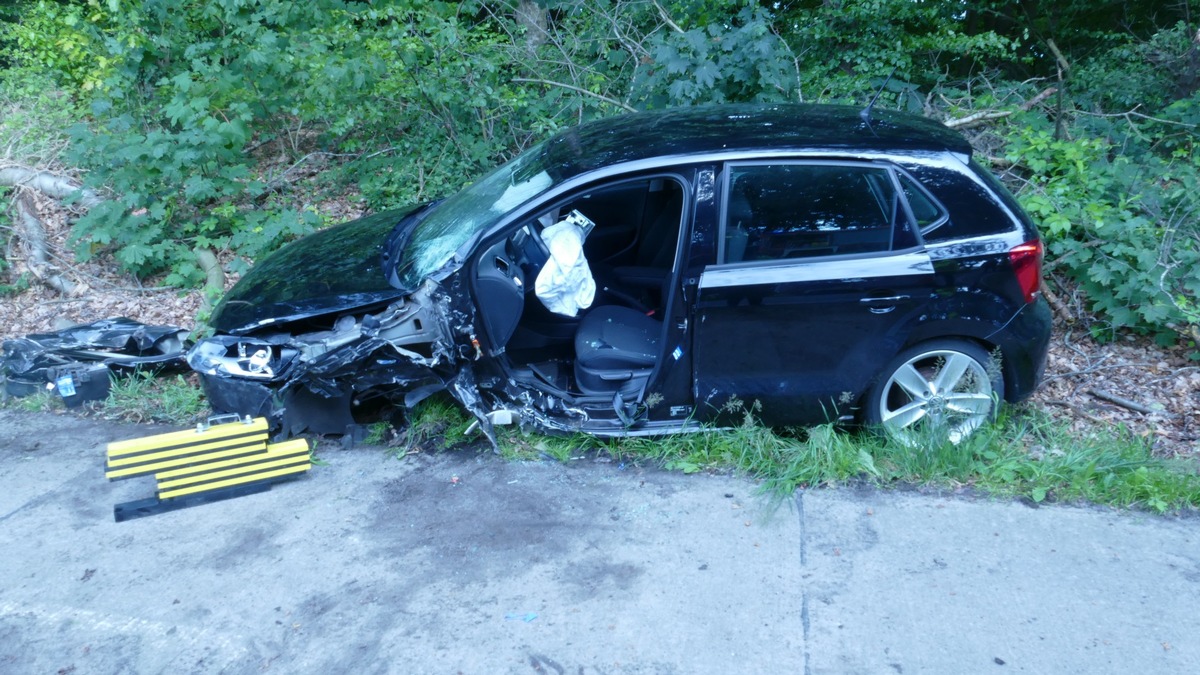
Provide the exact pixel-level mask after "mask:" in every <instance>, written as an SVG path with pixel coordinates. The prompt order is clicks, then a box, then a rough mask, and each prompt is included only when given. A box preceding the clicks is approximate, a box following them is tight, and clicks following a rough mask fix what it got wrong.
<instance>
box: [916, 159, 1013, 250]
mask: <svg viewBox="0 0 1200 675" xmlns="http://www.w3.org/2000/svg"><path fill="white" fill-rule="evenodd" d="M904 168H905V169H906V170H907V171H908V172H909V173H911V174H912V176H913V177H914V178H916V180H917V181H919V182H920V184H921V186H922V187H923V188H924V189H925V190H927V191H928V192H929V193H930V194H931V195H932V196H933V197H934V198H935V199H937V201H938V202H939V203H940V204H943V205H944V208H945V209H946V211H947V213H948V216H949V217H948V218H947V219H946V220H945V221H943V222H942V223H941V224H938V223H934V224H933V226H931V227H928V228H922V235H923V236H922V238H923V239H924V241H925V243H927V244H930V243H938V242H942V241H948V240H951V239H960V238H965V237H978V236H984V235H991V234H999V233H1001V232H1008V231H1011V230H1012V229H1013V228H1014V227H1015V226H1016V224H1015V223H1014V222H1013V219H1012V218H1011V217H1010V216H1009V215H1008V214H1006V213H1005V211H1004V209H1002V208H1000V207H999V206H998V205H997V203H996V197H994V196H993V195H991V194H989V193H988V191H987V190H986V189H984V187H983V186H982V185H980V184H979V183H977V182H975V181H973V180H971V179H970V178H968V177H967V176H964V175H962V174H961V173H959V172H957V171H950V170H947V169H944V168H942V167H935V166H923V165H918V164H913V165H906V166H905V167H904ZM981 175H982V173H981ZM913 208H914V211H915V210H916V205H915V204H914V205H913Z"/></svg>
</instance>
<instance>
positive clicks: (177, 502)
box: [105, 415, 312, 523]
mask: <svg viewBox="0 0 1200 675" xmlns="http://www.w3.org/2000/svg"><path fill="white" fill-rule="evenodd" d="M267 431H268V429H267V420H266V419H265V418H262V417H256V418H253V419H251V418H250V416H249V415H247V416H246V417H245V418H239V417H238V416H237V415H223V416H219V417H212V418H209V420H208V422H207V423H201V424H197V425H196V429H195V430H188V431H174V432H171V433H166V434H159V435H157V436H148V437H146V438H134V439H131V440H128V441H117V442H115V443H109V444H108V459H107V463H106V465H105V476H106V477H107V478H108V479H109V480H120V479H123V478H132V477H134V476H144V475H147V474H154V480H155V481H156V483H157V488H158V489H157V492H156V495H155V496H154V497H151V498H149V499H139V500H136V501H132V502H125V503H123V504H117V505H116V506H115V507H114V508H113V517H114V518H115V519H116V521H117V522H118V523H119V522H121V521H124V520H130V519H133V518H141V517H142V516H151V515H154V514H156V513H162V512H164V511H171V510H174V509H180V508H186V507H189V506H196V505H198V504H205V503H208V502H213V501H219V500H222V499H230V498H233V497H241V496H243V495H248V494H254V493H256V492H264V491H266V490H270V489H271V486H272V485H274V484H276V483H281V482H283V481H286V480H290V479H292V478H296V477H297V476H299V475H300V474H302V473H304V472H305V471H308V470H309V469H310V468H312V453H311V451H310V450H309V447H308V441H307V440H305V439H303V438H294V439H291V440H288V441H284V442H282V443H267V436H268V433H267Z"/></svg>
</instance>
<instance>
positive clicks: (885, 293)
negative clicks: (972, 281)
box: [693, 161, 935, 424]
mask: <svg viewBox="0 0 1200 675" xmlns="http://www.w3.org/2000/svg"><path fill="white" fill-rule="evenodd" d="M724 173H725V176H724V180H723V189H724V198H723V202H722V203H723V214H722V222H721V235H720V239H719V242H720V243H719V251H718V257H717V263H716V264H714V265H710V266H708V267H706V268H705V270H704V272H703V274H702V275H701V277H700V280H699V284H698V285H699V288H698V293H697V299H696V312H695V319H696V323H695V329H694V334H693V340H694V342H693V349H694V353H695V359H696V360H695V365H694V378H695V387H696V389H695V396H696V406H697V414H698V416H700V417H701V418H703V419H707V420H721V419H722V418H723V417H726V416H725V415H723V414H722V413H734V414H738V413H739V412H740V411H739V410H738V409H739V408H740V407H743V406H744V407H747V408H753V409H755V410H756V411H757V414H758V415H759V416H760V417H761V418H762V419H763V420H764V421H766V422H768V423H771V424H792V423H796V424H799V423H813V422H820V421H823V420H829V419H836V418H838V417H841V416H845V415H848V414H851V413H852V412H853V410H852V408H853V406H854V404H855V403H857V401H858V399H859V397H860V395H861V393H862V392H863V391H864V390H865V389H866V388H867V387H868V386H869V385H870V383H871V379H872V378H873V377H874V376H875V375H876V374H877V373H878V372H879V370H880V369H881V368H882V367H883V366H884V365H885V364H886V362H887V361H888V360H889V359H890V358H892V356H894V355H895V354H896V353H897V352H898V351H899V350H900V349H901V348H902V346H903V344H904V341H905V339H906V335H907V332H908V330H909V329H910V327H911V325H913V324H914V323H915V322H917V321H919V320H920V314H921V311H922V308H923V307H924V306H925V305H926V304H927V302H928V299H929V298H930V297H931V295H932V293H933V289H934V287H935V284H934V270H933V264H932V262H931V260H930V258H929V256H928V254H927V253H926V252H925V251H924V249H923V247H921V245H920V243H919V239H918V236H917V234H916V232H915V228H914V226H913V224H912V216H911V211H910V210H909V208H908V206H907V204H906V202H905V200H904V199H903V197H902V196H901V190H900V189H899V187H898V185H897V182H896V181H897V179H896V175H895V171H894V170H893V169H892V168H891V167H889V166H887V165H883V164H878V163H870V162H819V161H776V162H769V161H767V162H763V161H756V162H737V163H730V164H728V165H727V166H726V168H725V172H724ZM726 419H728V418H727V417H726Z"/></svg>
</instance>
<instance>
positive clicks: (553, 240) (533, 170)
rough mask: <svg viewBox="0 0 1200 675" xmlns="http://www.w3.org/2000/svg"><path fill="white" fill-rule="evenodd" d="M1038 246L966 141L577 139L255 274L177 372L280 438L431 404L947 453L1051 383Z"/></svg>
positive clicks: (797, 114)
mask: <svg viewBox="0 0 1200 675" xmlns="http://www.w3.org/2000/svg"><path fill="white" fill-rule="evenodd" d="M1041 258H1042V248H1041V242H1040V239H1039V237H1038V234H1037V231H1036V229H1035V228H1034V225H1033V223H1032V222H1031V221H1030V220H1029V218H1028V216H1026V215H1025V214H1024V213H1023V212H1022V211H1021V209H1020V208H1019V207H1018V206H1017V204H1016V202H1015V200H1014V199H1013V198H1012V197H1011V196H1010V195H1009V194H1008V193H1007V192H1006V191H1005V190H1004V188H1003V187H1002V186H1001V185H1000V184H999V183H998V181H996V179H995V178H994V177H992V176H991V174H989V173H988V172H987V170H986V169H983V168H982V167H980V166H979V165H978V164H977V163H975V162H974V161H973V160H972V159H971V148H970V146H969V145H968V144H967V143H966V141H965V140H963V138H962V137H961V136H959V135H958V134H957V133H955V132H953V131H951V130H950V129H947V128H946V127H944V126H942V125H940V124H938V123H936V122H933V121H930V120H926V119H923V118H918V117H912V116H908V115H902V114H899V113H891V112H886V111H874V113H873V115H871V116H869V117H867V116H860V113H859V111H858V110H856V109H852V108H847V107H840V106H803V105H731V106H716V107H696V108H680V109H674V110H666V111H661V112H654V113H637V114H632V115H625V116H620V117H613V118H609V119H604V120H599V121H595V122H591V123H587V124H584V125H581V126H579V127H577V128H573V129H568V130H566V131H563V132H561V133H559V134H558V135H556V136H554V137H553V138H550V139H549V140H547V141H544V142H542V143H540V144H538V145H536V146H534V147H532V148H530V149H529V150H528V151H526V152H525V153H523V154H522V155H520V156H519V157H517V158H516V159H514V160H512V161H511V162H509V163H507V164H505V165H503V166H501V167H499V168H498V169H496V170H495V171H493V172H492V173H491V174H489V175H488V176H486V177H484V178H482V179H481V180H479V181H477V182H476V183H474V184H473V185H472V186H470V187H468V188H466V189H465V190H463V191H462V192H460V193H458V194H456V195H454V196H453V197H450V198H449V199H446V200H445V201H443V202H440V203H435V204H427V205H424V206H420V207H416V208H411V209H403V210H400V211H394V212H388V213H381V214H377V215H374V216H371V217H368V218H364V219H361V220H358V221H354V222H350V223H346V224H343V225H340V226H337V227H334V228H330V229H328V230H325V231H322V232H319V233H317V234H314V235H311V236H309V237H307V238H305V239H303V240H301V241H298V242H295V243H293V244H291V245H289V246H287V247H285V248H283V249H281V250H280V251H278V252H277V253H275V254H273V255H271V256H269V257H268V258H267V259H265V260H263V261H261V262H260V263H258V264H257V265H256V266H255V267H254V268H253V269H252V270H251V272H250V273H249V274H248V275H246V276H245V277H244V278H243V279H242V280H241V282H240V283H239V284H238V285H237V286H236V287H234V289H233V290H231V291H230V292H229V294H228V295H227V296H226V297H225V299H224V300H223V301H222V303H221V304H220V305H219V306H218V307H217V309H216V311H215V312H214V315H213V320H212V324H213V326H214V327H215V329H216V331H217V334H216V335H215V336H214V337H212V338H209V339H206V340H202V341H200V342H199V343H198V344H197V345H196V346H195V347H194V348H193V349H192V350H191V351H190V353H189V354H188V363H189V364H190V365H191V366H192V368H194V369H195V370H196V371H198V372H200V373H201V374H202V377H203V381H204V385H205V389H206V391H207V393H208V396H209V399H210V401H211V402H212V404H213V406H214V408H215V409H216V410H218V411H220V412H235V413H238V414H241V415H252V416H253V415H264V416H267V417H268V418H269V419H270V420H272V422H273V423H274V425H275V426H276V427H277V428H282V429H283V431H285V432H286V433H289V434H294V433H299V432H302V431H304V430H311V431H318V432H327V431H340V430H343V429H344V428H345V427H346V426H347V425H348V424H350V423H351V422H352V420H353V419H354V416H355V414H356V412H357V411H358V410H360V409H363V408H369V407H377V406H390V405H400V406H411V405H414V404H415V403H416V402H418V401H420V400H421V399H422V398H424V397H425V396H428V395H429V394H431V393H433V392H435V391H438V390H443V389H445V390H448V391H449V392H450V393H451V394H452V395H453V396H454V397H455V398H456V399H458V400H459V401H460V402H461V403H462V404H463V405H464V406H465V407H466V408H467V409H468V410H469V411H470V412H471V413H472V414H473V415H474V416H475V417H476V418H477V419H478V420H479V422H480V423H481V425H482V427H483V429H484V430H485V432H488V433H489V434H490V432H491V426H492V424H493V423H510V422H520V423H522V424H525V425H529V426H533V427H535V428H539V429H543V430H558V431H581V432H586V433H594V434H600V435H625V434H663V433H672V432H678V431H686V430H691V429H697V428H700V427H701V426H702V425H704V424H706V423H712V424H726V423H730V422H732V421H735V420H739V419H740V418H741V416H742V415H743V414H744V413H745V408H746V407H747V406H752V407H753V409H754V410H756V411H757V414H758V415H759V417H760V418H761V419H762V420H763V421H764V422H765V423H768V424H773V425H786V424H808V423H820V422H824V421H827V420H834V419H842V420H848V419H855V420H859V421H864V422H867V423H871V424H878V425H882V426H884V427H885V428H888V429H891V430H893V431H895V432H896V433H901V434H907V433H913V432H915V431H916V430H918V429H921V428H925V427H930V426H932V427H935V428H937V429H940V430H943V431H944V432H945V433H947V434H949V435H950V437H951V438H952V439H953V440H957V439H959V438H962V437H964V436H966V435H967V434H969V433H971V432H972V431H973V430H974V429H976V428H977V427H978V426H979V425H980V424H982V423H984V422H986V421H987V420H988V419H990V417H991V416H992V415H993V413H994V411H995V407H996V404H997V403H998V402H999V401H1001V400H1007V401H1018V400H1021V399H1023V398H1025V397H1027V396H1028V395H1029V394H1030V393H1031V392H1032V391H1033V390H1034V388H1035V387H1036V386H1037V383H1038V380H1039V378H1040V377H1041V373H1042V369H1043V366H1044V362H1045V357H1046V347H1047V343H1048V340H1049V331H1050V312H1049V310H1048V308H1047V305H1046V302H1045V300H1044V299H1043V298H1042V297H1041V293H1040V290H1039V289H1040V276H1041Z"/></svg>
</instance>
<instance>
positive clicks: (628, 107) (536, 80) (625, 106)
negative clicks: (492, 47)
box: [512, 77, 638, 112]
mask: <svg viewBox="0 0 1200 675" xmlns="http://www.w3.org/2000/svg"><path fill="white" fill-rule="evenodd" d="M512 81H513V82H529V83H531V84H544V85H546V86H548V87H561V88H563V89H567V90H570V91H573V92H576V93H579V94H584V95H586V96H591V97H592V98H598V99H600V100H601V101H604V102H605V103H611V104H612V105H615V106H618V107H620V108H621V109H622V110H624V111H625V112H637V111H638V109H637V108H634V107H633V106H631V105H629V104H627V103H621V102H620V101H618V100H617V99H615V98H609V97H607V96H605V95H604V94H597V93H596V92H594V91H588V90H587V89H584V88H582V87H576V86H575V85H573V84H567V83H566V82H555V81H553V80H543V79H540V78H534V77H514V78H513V80H512Z"/></svg>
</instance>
